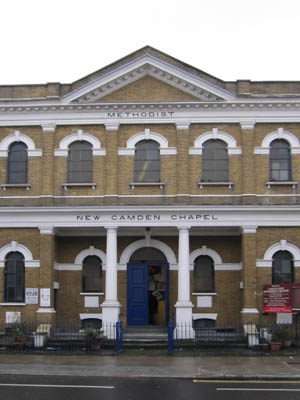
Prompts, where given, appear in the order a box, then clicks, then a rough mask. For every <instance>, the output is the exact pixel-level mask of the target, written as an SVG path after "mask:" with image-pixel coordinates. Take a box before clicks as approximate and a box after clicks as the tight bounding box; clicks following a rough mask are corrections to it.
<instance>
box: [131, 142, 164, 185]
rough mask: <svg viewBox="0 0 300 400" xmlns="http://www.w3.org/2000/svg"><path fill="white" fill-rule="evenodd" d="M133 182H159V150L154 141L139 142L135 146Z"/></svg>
mask: <svg viewBox="0 0 300 400" xmlns="http://www.w3.org/2000/svg"><path fill="white" fill-rule="evenodd" d="M134 181H135V182H160V148H159V144H158V143H157V142H155V141H154V140H141V141H140V142H138V143H137V144H136V146H135V157H134Z"/></svg>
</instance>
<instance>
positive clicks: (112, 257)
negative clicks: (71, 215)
mask: <svg viewBox="0 0 300 400" xmlns="http://www.w3.org/2000/svg"><path fill="white" fill-rule="evenodd" d="M106 229H107V232H106V274H105V301H104V303H102V325H103V330H104V334H105V335H106V336H108V337H109V338H111V339H112V338H113V337H114V336H113V335H114V333H115V332H114V329H113V325H114V324H115V323H116V322H117V321H118V319H119V314H120V303H119V301H118V271H117V229H118V228H116V227H113V228H111V227H107V228H106Z"/></svg>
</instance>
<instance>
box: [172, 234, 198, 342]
mask: <svg viewBox="0 0 300 400" xmlns="http://www.w3.org/2000/svg"><path fill="white" fill-rule="evenodd" d="M178 230H179V244H178V300H177V303H176V305H175V307H176V328H177V333H178V337H179V338H180V339H192V338H193V337H194V336H195V334H194V330H193V327H192V323H193V318H192V308H193V304H192V302H191V300H190V263H189V256H190V237H189V227H179V228H178Z"/></svg>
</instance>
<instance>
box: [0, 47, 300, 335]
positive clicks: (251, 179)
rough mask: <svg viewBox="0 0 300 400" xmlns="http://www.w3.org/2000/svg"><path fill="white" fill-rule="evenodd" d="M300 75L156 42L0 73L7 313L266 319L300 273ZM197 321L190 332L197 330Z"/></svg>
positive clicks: (111, 318) (162, 321) (54, 319)
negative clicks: (41, 73)
mask: <svg viewBox="0 0 300 400" xmlns="http://www.w3.org/2000/svg"><path fill="white" fill-rule="evenodd" d="M299 181H300V82H281V81H280V82H252V81H249V80H239V81H235V82H224V81H222V80H220V79H218V78H216V77H214V76H211V75H209V74H207V73H205V72H203V71H201V70H199V69H197V68H195V67H192V66H190V65H187V64H186V63H184V62H181V61H179V60H177V59H175V58H173V57H171V56H169V55H167V54H164V53H162V52H160V51H158V50H156V49H154V48H152V47H149V46H146V47H144V48H142V49H140V50H138V51H136V52H134V53H132V54H130V55H128V56H126V57H124V58H122V59H120V60H118V61H116V62H114V63H112V64H111V65H108V66H106V67H104V68H102V69H100V70H99V71H96V72H94V73H92V74H90V75H88V76H86V77H84V78H82V79H80V80H78V81H75V82H73V83H71V84H60V83H48V84H42V85H16V86H7V85H5V86H0V231H1V235H0V269H1V271H0V298H1V300H0V322H10V321H12V320H13V319H14V318H16V316H18V317H20V318H21V320H26V321H28V322H32V323H36V324H42V323H47V324H53V325H54V324H56V323H64V322H68V321H77V322H80V323H81V324H82V326H83V327H84V326H86V324H87V323H89V324H94V325H95V326H103V327H105V326H106V324H111V323H115V322H116V321H118V320H119V319H120V320H121V321H122V322H123V324H124V325H125V326H146V325H149V324H154V325H157V326H164V325H166V324H167V323H168V322H169V321H174V320H176V323H178V324H186V326H188V327H189V329H190V333H191V332H193V327H194V326H204V327H205V326H213V325H214V326H218V325H219V326H224V325H226V324H228V325H230V324H235V325H237V324H240V323H241V324H246V323H251V324H258V323H261V322H270V323H271V322H275V321H279V320H280V318H283V319H284V318H285V316H282V315H280V314H278V315H276V314H272V315H270V314H268V315H266V314H264V313H263V285H267V284H269V285H271V284H284V283H296V282H300V226H299V225H300V194H299V184H298V183H299ZM190 333H189V334H190Z"/></svg>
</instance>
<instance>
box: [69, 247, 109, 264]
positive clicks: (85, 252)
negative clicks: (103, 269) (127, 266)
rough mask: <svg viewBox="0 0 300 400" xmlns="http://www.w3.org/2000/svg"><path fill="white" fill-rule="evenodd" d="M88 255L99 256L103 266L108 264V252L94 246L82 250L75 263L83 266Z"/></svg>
mask: <svg viewBox="0 0 300 400" xmlns="http://www.w3.org/2000/svg"><path fill="white" fill-rule="evenodd" d="M88 256H97V257H99V258H100V259H101V261H102V266H103V265H105V264H106V254H105V253H104V251H102V250H99V249H96V248H95V247H94V246H90V247H89V248H88V249H85V250H82V251H81V252H80V253H78V254H77V256H76V258H75V262H74V263H75V264H76V265H81V266H82V263H83V261H84V259H85V258H86V257H88Z"/></svg>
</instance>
